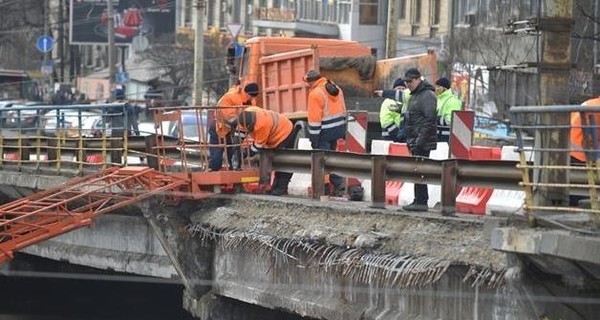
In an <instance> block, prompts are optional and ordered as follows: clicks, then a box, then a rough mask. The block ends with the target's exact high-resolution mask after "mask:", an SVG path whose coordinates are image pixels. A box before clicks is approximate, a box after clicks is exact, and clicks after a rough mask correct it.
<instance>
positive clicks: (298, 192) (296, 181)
mask: <svg viewBox="0 0 600 320" xmlns="http://www.w3.org/2000/svg"><path fill="white" fill-rule="evenodd" d="M298 149H299V150H312V147H311V145H310V139H308V138H300V140H299V141H298ZM310 180H311V179H310V174H308V173H294V175H293V176H292V180H290V184H289V185H288V193H289V194H291V195H294V196H302V197H306V196H308V187H310V182H311V181H310Z"/></svg>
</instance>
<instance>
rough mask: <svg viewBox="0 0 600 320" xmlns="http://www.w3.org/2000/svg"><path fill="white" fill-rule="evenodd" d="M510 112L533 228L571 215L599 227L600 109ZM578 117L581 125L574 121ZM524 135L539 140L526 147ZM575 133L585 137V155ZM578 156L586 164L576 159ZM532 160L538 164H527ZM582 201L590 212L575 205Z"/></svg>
mask: <svg viewBox="0 0 600 320" xmlns="http://www.w3.org/2000/svg"><path fill="white" fill-rule="evenodd" d="M510 112H511V116H512V122H513V124H512V128H513V129H515V130H516V134H517V142H518V146H519V148H518V151H519V154H520V159H521V161H520V164H519V168H521V169H522V176H523V178H522V182H521V185H522V186H523V188H524V189H525V194H526V206H525V209H526V212H527V214H528V217H529V221H530V224H531V225H534V224H535V219H536V217H539V216H540V215H548V214H562V213H567V212H568V213H588V214H591V215H592V217H593V218H594V222H595V225H596V227H598V226H600V203H599V202H598V192H597V188H598V186H597V185H598V182H600V179H599V176H600V150H599V149H600V148H599V142H600V141H599V135H600V134H599V133H600V123H599V122H600V121H598V120H597V119H600V106H581V105H556V106H523V107H513V108H511V110H510ZM577 116H579V119H581V120H580V121H579V124H577V122H576V121H575V122H574V121H573V120H574V119H576V117H577ZM574 117H575V118H574ZM525 133H527V134H530V135H533V136H535V137H536V138H535V142H534V144H533V145H526V144H525V143H524V142H523V140H524V139H523V136H524V135H525ZM574 133H575V134H577V133H579V134H581V139H582V141H581V142H583V143H582V147H583V148H582V149H577V148H576V147H575V146H574V145H572V142H571V141H570V140H571V138H572V137H571V135H573V134H574ZM577 151H581V152H582V153H580V155H582V154H584V155H585V158H586V161H579V160H578V159H576V157H573V156H574V155H575V152H577ZM527 154H533V155H534V161H533V163H530V162H527V161H525V159H527ZM580 157H581V156H580ZM582 197H587V198H588V199H589V206H590V207H589V208H587V207H582V206H577V205H576V204H575V203H574V202H575V201H576V200H579V199H580V198H582ZM565 198H566V199H565Z"/></svg>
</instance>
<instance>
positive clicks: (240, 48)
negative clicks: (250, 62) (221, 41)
mask: <svg viewBox="0 0 600 320" xmlns="http://www.w3.org/2000/svg"><path fill="white" fill-rule="evenodd" d="M228 46H229V47H230V48H233V49H234V53H235V57H236V58H239V57H241V56H242V54H244V46H243V45H241V44H240V43H239V42H230V43H229V45H228Z"/></svg>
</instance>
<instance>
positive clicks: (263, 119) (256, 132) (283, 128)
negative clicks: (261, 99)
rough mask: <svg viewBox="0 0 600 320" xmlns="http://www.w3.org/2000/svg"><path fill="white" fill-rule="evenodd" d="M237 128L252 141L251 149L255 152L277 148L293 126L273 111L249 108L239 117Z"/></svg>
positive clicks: (288, 120)
mask: <svg viewBox="0 0 600 320" xmlns="http://www.w3.org/2000/svg"><path fill="white" fill-rule="evenodd" d="M238 128H239V130H241V131H245V132H246V133H247V135H248V136H249V137H250V138H252V139H253V140H254V141H253V144H252V146H251V148H252V150H253V151H254V152H257V151H258V149H275V148H277V147H278V146H279V145H280V144H281V143H282V142H283V141H284V140H285V139H287V137H288V136H289V135H290V134H291V133H292V130H293V129H294V125H293V124H292V121H290V119H288V118H286V117H285V116H283V115H281V114H279V113H277V112H275V111H271V110H265V109H261V108H257V107H249V108H246V109H244V111H243V112H242V114H241V115H240V123H239V125H238Z"/></svg>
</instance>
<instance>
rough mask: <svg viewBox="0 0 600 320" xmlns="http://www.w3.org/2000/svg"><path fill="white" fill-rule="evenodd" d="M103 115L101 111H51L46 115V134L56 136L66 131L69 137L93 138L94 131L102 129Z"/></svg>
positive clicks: (44, 119) (44, 124)
mask: <svg viewBox="0 0 600 320" xmlns="http://www.w3.org/2000/svg"><path fill="white" fill-rule="evenodd" d="M101 120H102V113H101V112H99V111H81V112H79V111H78V110H73V109H64V110H51V111H49V112H47V113H46V114H44V117H43V121H42V122H43V128H44V134H46V135H49V136H56V132H57V131H58V130H59V129H60V130H64V131H65V132H66V135H67V137H71V138H74V137H78V136H79V135H80V130H83V131H81V133H82V134H84V135H85V136H88V137H93V136H94V135H95V134H97V132H95V131H94V129H98V128H102V125H103V124H102V122H100V121H101Z"/></svg>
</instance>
